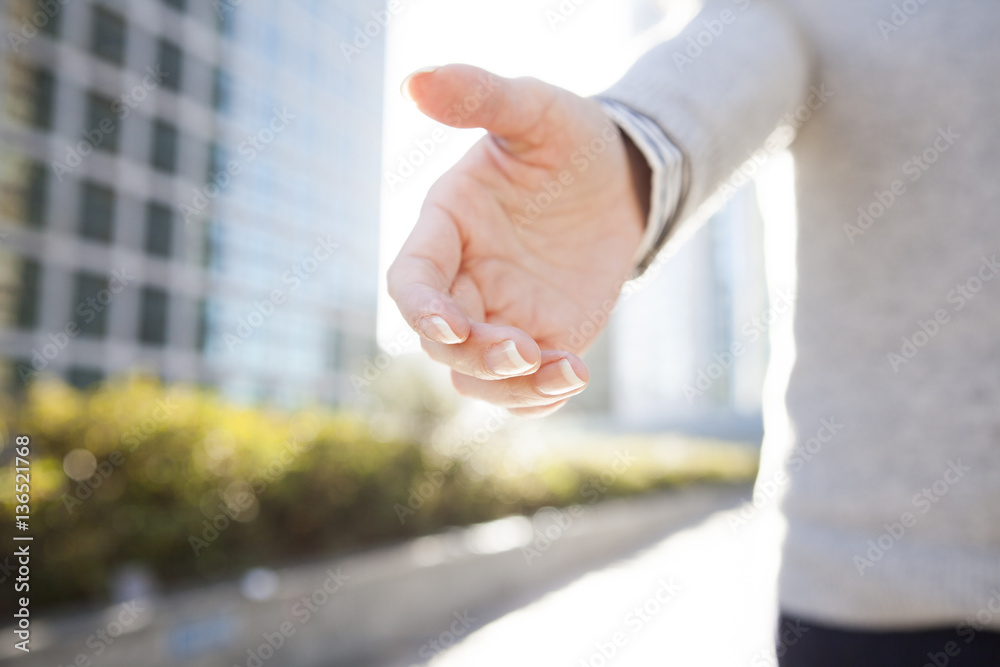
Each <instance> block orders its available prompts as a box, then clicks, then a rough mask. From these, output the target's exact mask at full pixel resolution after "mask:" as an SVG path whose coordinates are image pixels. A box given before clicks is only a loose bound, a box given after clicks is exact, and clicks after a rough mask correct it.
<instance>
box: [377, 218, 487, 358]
mask: <svg viewBox="0 0 1000 667" xmlns="http://www.w3.org/2000/svg"><path fill="white" fill-rule="evenodd" d="M461 253H462V241H461V239H460V237H459V233H458V229H457V228H456V226H455V223H454V221H453V220H452V219H451V217H450V216H449V215H448V214H447V213H446V212H445V211H443V210H442V209H441V208H440V207H439V206H437V205H435V204H433V203H430V204H428V205H426V206H425V207H424V208H423V210H421V212H420V218H419V219H418V220H417V224H416V226H415V227H414V228H413V231H412V232H411V233H410V236H409V238H407V239H406V243H404V244H403V247H402V249H401V250H400V251H399V256H397V257H396V259H395V261H393V263H392V266H390V267H389V271H388V273H387V275H386V281H387V284H388V291H389V296H390V297H392V299H393V301H395V302H396V306H397V307H398V308H399V312H400V313H401V314H402V315H403V318H404V319H405V320H406V322H407V323H408V324H409V325H410V326H411V327H412V328H413V329H414V330H415V331H416V332H417V333H419V334H420V335H422V336H423V337H424V338H426V339H427V340H430V341H434V342H436V343H444V344H446V345H454V344H456V343H461V342H462V341H464V340H465V339H467V338H468V337H469V333H470V331H471V329H472V325H471V323H470V322H469V317H468V315H467V314H466V313H465V311H464V310H462V308H461V306H459V305H458V303H456V302H455V300H454V299H453V298H452V297H451V295H450V294H449V290H450V289H451V285H452V283H453V282H454V280H455V276H456V275H457V273H458V269H459V266H460V264H461V259H462V257H461Z"/></svg>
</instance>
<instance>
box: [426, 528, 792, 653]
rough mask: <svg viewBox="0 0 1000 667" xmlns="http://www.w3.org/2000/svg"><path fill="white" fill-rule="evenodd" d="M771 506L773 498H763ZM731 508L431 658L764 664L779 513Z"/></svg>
mask: <svg viewBox="0 0 1000 667" xmlns="http://www.w3.org/2000/svg"><path fill="white" fill-rule="evenodd" d="M768 509H771V508H768ZM727 518H728V512H727V511H722V512H718V513H716V514H713V515H712V516H711V517H710V518H708V519H707V520H705V521H704V522H703V523H701V524H700V525H698V526H696V527H693V528H689V529H687V530H684V531H682V532H679V533H676V534H674V535H671V536H669V537H667V538H666V539H664V540H662V541H661V542H660V543H659V544H657V545H655V546H654V547H652V548H650V549H647V550H645V551H643V552H641V553H639V554H637V555H636V556H635V557H632V558H628V559H626V560H622V561H619V562H617V563H615V564H613V565H611V566H609V567H606V568H603V569H601V570H599V571H595V572H592V573H590V574H587V575H585V576H583V577H582V578H580V579H578V580H577V581H575V582H573V583H572V584H570V585H568V586H566V587H564V588H562V589H561V590H559V591H556V592H553V593H551V594H549V595H547V596H545V597H544V598H542V599H540V600H538V601H537V602H534V603H532V604H529V605H527V606H526V607H524V608H522V609H519V610H518V611H515V612H513V613H510V614H508V615H506V616H504V617H503V618H501V619H499V620H497V621H495V622H493V623H491V624H489V625H487V626H486V627H484V628H482V629H481V630H479V631H478V632H475V633H473V634H472V635H471V636H469V637H468V639H467V640H466V641H464V642H462V643H460V644H458V645H456V646H455V647H454V648H452V649H450V650H447V651H444V652H442V653H441V654H439V655H438V656H436V657H435V658H434V659H433V660H431V661H430V662H429V663H428V664H429V666H430V667H460V666H461V667H466V666H467V665H476V666H477V667H493V666H496V667H500V666H504V667H506V666H509V665H525V666H526V667H533V666H535V665H538V666H543V665H544V666H560V665H566V666H567V667H611V666H614V667H650V666H652V665H670V666H674V665H676V666H678V667H715V666H719V667H738V666H742V665H745V666H746V667H770V666H772V665H776V664H777V661H776V659H775V656H774V650H773V648H772V645H771V644H772V640H771V636H772V633H773V627H772V626H773V624H774V622H775V619H776V614H777V604H776V600H775V594H774V590H775V578H776V574H777V566H778V540H779V538H780V523H779V521H778V519H777V517H776V516H775V515H774V514H773V512H771V511H762V512H760V514H759V515H758V516H757V517H755V518H754V519H753V520H752V521H751V522H749V524H748V525H747V526H745V527H743V528H740V529H739V531H738V532H734V530H733V528H731V527H730V525H729V522H728V521H727Z"/></svg>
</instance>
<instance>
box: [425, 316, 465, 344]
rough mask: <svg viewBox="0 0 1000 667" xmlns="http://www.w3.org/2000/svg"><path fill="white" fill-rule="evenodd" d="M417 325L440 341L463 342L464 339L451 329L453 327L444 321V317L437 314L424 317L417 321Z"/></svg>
mask: <svg viewBox="0 0 1000 667" xmlns="http://www.w3.org/2000/svg"><path fill="white" fill-rule="evenodd" d="M417 326H418V327H419V328H420V333H422V334H423V335H424V336H426V337H427V338H430V339H431V340H436V341H437V342H439V343H445V344H447V345H454V344H455V343H461V342H462V339H461V338H459V337H458V336H456V335H455V332H454V331H452V330H451V327H450V326H448V323H447V322H445V321H444V318H442V317H438V316H437V315H428V316H427V317H422V318H421V319H420V321H419V322H417Z"/></svg>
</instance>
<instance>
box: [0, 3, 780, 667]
mask: <svg viewBox="0 0 1000 667" xmlns="http://www.w3.org/2000/svg"><path fill="white" fill-rule="evenodd" d="M697 9H698V3H696V2H691V1H688V0H661V1H655V0H627V1H623V0H561V1H560V0H551V1H547V2H540V1H539V0H508V1H506V2H486V1H484V2H475V3H470V2H459V1H458V0H391V1H389V2H386V1H384V0H383V1H381V2H380V1H376V0H331V1H324V0H296V1H294V2H278V0H3V2H2V12H0V35H2V36H3V38H4V46H3V51H2V58H0V99H2V103H0V104H2V107H3V108H2V110H0V326H2V330H0V357H2V359H0V361H2V378H0V381H2V384H3V386H4V393H3V398H2V403H0V436H2V441H0V464H2V468H0V486H2V488H3V493H2V494H0V502H2V504H3V511H4V518H3V521H2V523H0V543H2V545H3V546H2V548H0V585H2V586H3V596H2V598H0V599H2V602H0V607H2V609H0V611H2V613H3V617H4V618H6V619H9V618H10V614H11V613H13V610H14V608H15V607H14V599H15V594H14V588H13V584H14V579H15V573H16V567H15V563H14V560H13V553H14V546H11V545H13V544H15V543H14V542H12V540H11V538H12V535H13V533H14V532H15V528H14V526H13V516H14V497H13V493H12V489H13V486H14V452H13V439H14V436H15V435H22V434H23V435H28V436H29V437H30V438H31V442H32V450H31V467H32V469H31V475H32V476H31V489H32V496H31V508H32V514H31V521H30V530H29V534H30V535H31V536H32V537H33V538H34V539H33V542H32V546H31V549H32V562H31V582H30V586H31V588H30V597H31V610H32V624H31V628H32V636H31V649H32V652H31V653H30V654H23V655H22V654H21V652H20V651H17V650H16V649H15V648H14V641H13V640H10V639H9V638H10V637H11V636H13V635H12V632H10V631H8V630H7V629H5V630H4V632H3V635H2V636H3V637H5V639H4V640H3V642H4V643H3V645H0V662H6V661H10V662H11V664H23V665H34V664H39V665H42V664H45V665H63V664H66V665H69V664H94V665H136V664H143V665H177V664H184V665H188V664H190V665H247V666H248V667H249V666H250V665H258V666H259V665H261V664H263V663H266V662H269V661H270V663H271V664H282V665H293V666H299V665H301V666H303V667H304V666H311V665H316V666H317V667H319V666H334V665H401V666H405V665H422V664H445V665H450V664H459V663H461V664H469V663H470V662H472V661H475V662H476V663H477V664H494V663H495V664H510V663H511V662H513V661H515V660H517V661H519V662H527V663H528V664H567V665H578V664H586V665H601V664H610V662H611V661H615V662H616V663H617V664H637V665H638V664H646V665H648V664H653V662H654V661H656V660H662V657H663V656H670V657H672V658H673V659H677V660H681V661H682V662H681V664H738V663H739V661H744V663H745V664H751V660H757V659H762V660H764V659H766V660H773V656H772V655H771V653H773V652H771V653H769V651H770V643H771V640H770V635H769V633H770V625H771V623H772V621H773V618H772V616H773V613H774V611H773V601H772V600H771V599H770V597H769V596H770V595H771V594H772V593H771V589H770V587H769V582H770V581H771V580H772V579H773V570H774V567H775V562H776V560H775V559H776V555H775V554H776V546H774V545H775V544H776V542H777V539H778V537H779V533H780V526H778V525H777V524H776V520H775V519H774V517H773V516H772V510H773V505H774V502H771V501H770V500H771V497H772V496H767V497H763V496H759V495H758V496H754V497H753V502H752V503H750V502H748V501H750V499H751V484H752V482H753V479H754V476H755V474H756V471H757V466H758V459H759V446H760V440H761V437H762V433H763V427H762V423H761V416H760V415H761V405H762V404H763V402H765V401H768V400H776V399H777V400H780V397H774V396H771V395H770V394H769V393H768V386H769V385H770V384H771V382H770V379H769V378H765V368H766V367H767V364H768V362H769V360H773V361H774V363H773V364H772V365H771V367H770V371H769V372H770V373H772V374H775V375H778V374H780V373H782V372H784V369H786V368H787V367H788V363H789V362H790V358H791V354H792V353H793V351H792V346H791V345H790V343H789V341H790V331H789V330H787V329H790V322H791V318H790V310H791V307H792V302H793V301H794V295H793V294H790V293H789V291H788V286H789V285H791V284H792V276H791V274H790V273H789V272H788V268H787V267H789V266H790V265H791V262H790V261H787V258H788V257H790V252H791V248H792V247H793V245H794V224H793V223H794V221H793V220H792V219H791V217H790V210H791V202H790V199H789V197H790V195H789V183H790V173H791V165H790V160H789V158H788V157H787V156H785V155H777V156H773V157H772V159H771V160H770V162H769V164H768V165H767V166H766V167H765V168H764V169H763V172H762V173H761V174H760V176H759V178H758V186H757V187H756V188H743V189H741V190H740V191H739V192H738V193H737V194H736V195H735V196H734V197H733V198H732V199H731V200H730V201H729V202H728V203H727V204H726V206H725V207H724V208H723V209H722V210H720V212H719V213H717V214H716V215H715V216H714V217H712V218H711V219H710V220H709V221H708V222H707V223H706V224H705V225H703V226H701V227H700V228H698V230H697V231H696V232H695V233H694V234H692V235H691V238H690V239H687V242H686V243H684V244H683V245H679V246H678V247H671V248H669V249H668V250H667V252H666V253H665V255H664V256H665V257H666V256H669V261H665V262H659V263H658V264H657V266H656V267H655V268H654V269H653V270H652V271H651V272H650V274H648V275H647V276H646V277H644V278H643V279H642V280H641V281H639V283H640V284H636V285H630V286H628V288H627V289H626V292H625V293H624V294H623V296H622V299H621V301H620V306H619V307H618V309H617V310H616V312H615V315H614V317H613V319H612V322H611V325H610V326H609V327H608V329H607V331H606V332H605V334H604V335H603V336H602V337H601V339H600V340H599V342H598V344H597V345H596V346H595V347H594V349H593V350H592V351H591V352H589V353H588V356H587V357H586V360H587V362H588V364H589V365H590V367H591V377H592V380H591V386H590V388H588V390H587V392H585V393H584V394H583V395H581V396H579V397H577V398H575V399H574V400H573V401H572V402H571V403H570V405H569V406H568V407H567V408H566V409H564V410H563V411H561V412H560V413H559V414H558V415H557V416H556V417H553V418H550V419H547V420H544V421H537V422H536V421H530V422H522V421H519V420H515V419H511V418H509V417H508V416H507V415H506V413H504V412H502V411H494V410H491V409H489V408H488V407H486V406H483V405H480V404H475V403H471V402H467V401H461V400H459V399H458V398H457V397H456V396H455V395H454V393H453V391H452V390H451V388H450V384H449V383H448V379H447V373H446V372H444V371H443V370H442V369H439V368H436V367H434V366H432V365H431V364H430V363H429V362H427V361H426V360H425V359H424V358H423V357H422V356H421V355H420V354H419V346H418V344H417V339H416V336H415V335H414V334H413V333H412V332H411V331H410V330H409V329H408V328H407V327H406V326H405V324H404V323H403V322H402V320H401V318H400V317H399V315H398V313H397V312H396V311H395V307H394V306H393V305H392V303H391V302H390V301H389V300H388V298H387V297H386V296H385V289H384V272H385V268H386V267H387V266H388V264H389V262H390V261H391V260H392V258H393V257H394V256H395V254H396V252H397V250H398V248H399V246H400V245H401V244H402V242H403V240H404V239H405V237H406V234H407V233H408V231H409V228H410V227H411V225H412V224H413V222H414V221H415V219H416V215H417V210H418V208H419V205H420V202H421V201H422V199H423V196H424V194H425V193H426V191H427V189H428V187H429V186H430V185H431V183H433V181H434V180H435V179H436V178H437V177H438V176H439V175H440V174H441V173H442V172H443V171H445V170H446V169H447V168H448V167H449V166H450V165H451V164H452V163H454V162H455V161H456V160H457V159H458V157H459V156H460V155H461V154H462V153H463V152H464V151H465V150H466V149H467V148H468V147H469V146H470V145H471V144H472V143H473V142H474V141H476V140H477V139H478V138H479V137H480V136H481V135H482V133H481V132H476V131H456V130H451V129H449V128H443V127H442V126H440V125H437V124H436V123H434V122H432V121H430V120H428V119H426V118H424V117H423V116H421V115H420V114H419V113H418V112H417V110H416V109H415V107H414V106H413V105H412V104H410V103H409V102H407V101H406V100H404V99H403V98H402V97H401V96H400V95H399V93H398V89H399V84H400V82H401V80H402V79H403V78H404V77H405V76H406V74H408V73H409V72H411V71H413V70H414V69H417V68H419V67H424V66H427V65H435V64H445V63H447V62H469V63H473V64H476V65H479V66H482V67H485V68H487V69H491V70H493V71H495V72H497V73H499V74H501V75H504V76H524V75H530V76H535V77H538V78H542V79H546V80H548V81H551V82H553V83H555V84H558V85H561V86H564V87H566V88H569V89H571V90H573V91H575V92H577V93H579V94H581V95H592V94H597V93H599V92H600V91H601V90H603V89H604V88H605V87H607V86H609V85H610V84H611V83H613V82H614V81H615V80H616V79H617V78H618V77H619V76H621V74H622V73H623V72H624V71H625V70H626V69H627V67H628V65H629V64H630V63H631V62H632V61H633V60H634V59H635V58H636V57H637V56H638V55H640V54H641V53H642V52H643V51H644V49H645V48H648V47H649V46H650V45H652V44H653V43H655V42H656V41H657V40H660V39H663V38H665V37H668V36H669V35H670V34H671V33H673V32H675V31H677V30H679V29H680V27H681V26H683V25H684V23H685V22H686V21H688V20H690V18H691V17H692V16H693V15H694V13H695V12H696V11H697ZM764 219H767V225H764V224H763V222H762V221H763V220H764ZM765 257H767V259H768V261H767V264H766V271H765V262H764V259H765ZM769 294H770V295H771V296H770V297H769ZM786 328H787V329H786ZM734 343H740V344H741V346H742V347H741V348H740V352H738V353H736V354H733V353H732V352H731V350H732V346H733V344H734ZM771 377H774V375H772V376H771ZM734 600H742V602H740V603H738V604H737V603H735V602H734ZM637 609H638V610H639V611H638V612H636V610H637ZM661 612H662V613H661ZM0 623H4V622H0ZM713 623H714V624H715V625H716V626H717V625H718V624H719V623H728V624H731V625H732V626H734V627H738V628H740V631H738V632H735V633H734V637H735V639H734V641H733V642H732V645H731V646H725V647H718V646H711V644H712V642H711V636H712V635H711V633H710V632H708V630H710V629H711V627H713V626H712V624H713ZM647 628H654V629H647ZM617 633H621V634H622V636H623V637H625V639H626V641H624V642H618V641H617V639H615V637H616V636H617ZM699 638H700V640H699ZM609 647H610V648H609ZM694 650H697V651H699V653H691V654H690V655H698V656H700V657H699V658H690V659H689V661H688V662H683V660H685V657H684V656H686V655H689V654H688V653H685V651H694ZM706 650H708V651H709V652H711V651H716V652H717V655H716V658H712V659H708V658H705V655H707V654H705V653H704V651H706ZM515 651H516V653H515ZM546 651H548V653H546ZM609 652H610V654H609ZM727 652H728V653H727ZM81 656H82V657H81ZM713 660H716V661H714V662H713ZM602 661H603V662H602ZM630 661H631V662H630ZM734 661H735V662H734ZM753 664H771V663H770V662H754V663H753Z"/></svg>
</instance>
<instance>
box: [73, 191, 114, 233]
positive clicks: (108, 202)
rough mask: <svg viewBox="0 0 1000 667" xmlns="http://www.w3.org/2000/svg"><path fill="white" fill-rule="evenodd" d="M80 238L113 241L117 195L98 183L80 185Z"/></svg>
mask: <svg viewBox="0 0 1000 667" xmlns="http://www.w3.org/2000/svg"><path fill="white" fill-rule="evenodd" d="M80 188H81V194H80V199H81V201H80V236H82V237H84V238H87V239H94V240H95V241H105V242H110V241H111V230H112V228H113V226H114V224H113V220H114V214H115V193H114V192H113V191H112V190H111V188H106V187H104V186H103V185H97V184H96V183H91V182H84V183H82V184H81V185H80Z"/></svg>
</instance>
